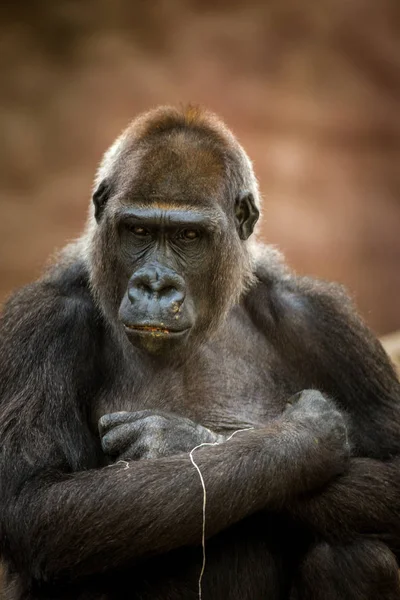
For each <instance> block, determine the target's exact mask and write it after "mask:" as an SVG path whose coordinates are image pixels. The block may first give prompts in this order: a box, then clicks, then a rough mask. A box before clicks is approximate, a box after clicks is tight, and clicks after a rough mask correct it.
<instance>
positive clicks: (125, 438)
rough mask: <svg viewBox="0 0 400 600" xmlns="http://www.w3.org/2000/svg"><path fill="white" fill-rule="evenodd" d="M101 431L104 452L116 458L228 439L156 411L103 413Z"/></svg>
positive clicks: (134, 457) (156, 454)
mask: <svg viewBox="0 0 400 600" xmlns="http://www.w3.org/2000/svg"><path fill="white" fill-rule="evenodd" d="M99 433H100V438H101V445H102V448H103V452H104V453H105V454H106V455H108V456H109V457H111V458H112V459H113V460H139V459H142V458H161V457H164V456H171V455H173V454H179V453H180V452H190V450H192V449H193V448H194V447H195V446H197V445H198V444H202V443H204V442H211V443H212V442H221V441H223V440H224V437H223V436H221V435H218V434H216V433H213V432H212V431H210V430H209V429H206V428H205V427H203V426H202V425H198V424H196V423H194V422H193V421H191V420H190V419H185V418H184V417H179V416H177V415H174V414H172V413H168V412H162V411H152V410H142V411H138V412H116V413H110V414H106V415H103V416H102V417H101V419H100V420H99Z"/></svg>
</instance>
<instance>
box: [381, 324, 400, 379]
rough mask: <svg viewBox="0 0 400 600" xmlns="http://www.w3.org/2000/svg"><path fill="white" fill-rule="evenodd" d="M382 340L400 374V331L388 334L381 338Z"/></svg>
mask: <svg viewBox="0 0 400 600" xmlns="http://www.w3.org/2000/svg"><path fill="white" fill-rule="evenodd" d="M381 342H382V344H383V347H384V348H385V350H386V352H387V353H388V354H389V356H390V358H391V359H392V360H393V361H394V364H395V365H396V367H397V371H398V372H399V374H400V331H397V332H395V333H392V334H390V335H386V336H385V337H383V338H382V339H381Z"/></svg>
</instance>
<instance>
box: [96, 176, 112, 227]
mask: <svg viewBox="0 0 400 600" xmlns="http://www.w3.org/2000/svg"><path fill="white" fill-rule="evenodd" d="M110 194H111V185H110V182H109V181H108V180H107V179H103V181H102V182H101V183H100V185H99V186H98V188H97V190H96V191H95V192H94V194H93V198H92V200H93V204H94V216H95V218H96V221H97V222H99V221H100V219H101V216H102V214H103V211H104V208H105V206H106V204H107V200H108V199H109V197H110Z"/></svg>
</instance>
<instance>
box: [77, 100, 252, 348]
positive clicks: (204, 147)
mask: <svg viewBox="0 0 400 600" xmlns="http://www.w3.org/2000/svg"><path fill="white" fill-rule="evenodd" d="M243 197H245V198H246V202H244V203H243V207H242V205H241V204H240V203H241V202H242V201H241V198H243ZM248 199H250V200H249V202H250V205H249V204H248ZM94 204H95V209H94V210H93V211H92V213H91V216H90V225H89V228H88V231H87V238H86V239H87V242H88V243H89V254H90V263H91V264H90V272H91V278H92V286H93V289H94V291H95V294H96V296H97V298H98V301H99V303H100V306H101V307H102V309H103V311H104V312H105V313H106V315H107V316H108V317H109V318H111V319H112V320H113V321H114V322H117V321H118V309H119V306H120V303H121V299H122V296H123V294H124V293H125V289H126V285H127V283H128V281H129V278H130V277H131V276H132V275H133V274H134V272H135V270H136V269H138V268H140V267H142V266H143V264H144V262H145V259H144V258H143V257H142V258H141V257H140V256H139V255H138V256H136V258H135V256H133V254H132V260H131V262H130V263H129V260H130V259H128V258H127V257H126V256H125V258H124V261H125V262H124V261H123V260H121V247H120V235H121V234H120V231H119V229H118V226H117V224H116V218H117V215H118V214H119V211H120V210H121V207H131V206H134V207H136V208H142V209H146V207H147V208H148V207H151V210H157V211H160V214H161V215H162V219H164V220H165V219H166V220H168V215H169V214H171V211H179V210H181V209H185V210H186V211H188V210H190V209H193V211H200V212H201V214H204V215H207V217H208V218H209V220H210V222H211V224H213V225H214V228H215V232H216V233H215V235H214V236H213V237H212V240H210V243H209V247H208V248H207V253H206V255H204V257H203V261H202V262H201V263H200V262H199V265H200V266H198V267H196V268H197V270H198V276H195V274H194V272H193V268H192V264H193V262H196V260H197V259H194V258H193V259H192V261H191V262H190V261H186V262H185V259H184V258H183V257H182V260H181V263H179V264H180V266H178V267H177V270H178V272H179V274H180V275H182V276H183V277H184V278H185V279H186V281H187V285H188V292H190V294H191V295H192V296H193V297H194V299H195V300H194V304H195V310H196V311H197V317H196V322H195V325H194V327H193V335H192V336H191V339H193V338H194V337H196V338H197V339H204V337H206V336H207V335H208V334H209V333H210V332H212V331H214V330H215V329H216V328H217V327H218V324H219V323H220V322H221V321H222V320H223V318H224V316H225V314H226V313H227V311H228V310H229V309H230V308H231V307H232V305H233V304H234V303H235V302H237V300H238V298H239V297H240V295H241V293H242V292H243V290H244V288H245V287H246V286H247V285H249V283H250V282H251V280H252V273H253V265H252V260H251V254H250V251H249V243H248V240H247V238H248V237H249V235H250V234H251V232H252V229H253V226H254V224H255V221H256V218H257V217H254V218H251V217H248V215H247V212H248V209H249V206H250V208H251V210H252V211H253V213H254V214H256V213H257V214H258V207H259V204H260V200H259V193H258V187H257V182H256V179H255V176H254V173H253V169H252V166H251V163H250V160H249V159H248V157H247V155H246V153H245V152H244V150H243V149H242V147H241V146H240V144H239V143H238V142H237V140H236V139H235V137H234V136H233V135H232V133H231V132H230V131H229V130H228V129H227V128H226V126H225V125H224V124H223V123H222V122H221V121H220V120H219V119H218V118H217V117H216V116H215V115H213V114H211V113H208V112H206V111H202V110H200V109H198V108H193V107H189V108H188V109H186V110H183V111H180V110H178V109H175V108H172V107H161V108H157V109H155V110H153V111H150V112H148V113H145V114H143V115H141V116H139V117H138V118H137V119H135V120H134V121H133V122H132V123H131V124H130V125H129V126H128V127H127V129H126V130H125V131H124V132H123V133H122V135H121V136H120V137H119V138H118V139H117V140H116V142H115V143H114V144H113V145H112V146H111V148H110V149H109V150H108V151H107V152H106V153H105V156H104V158H103V161H102V163H101V165H100V167H99V170H98V173H97V177H96V181H95V189H94ZM239 204H240V206H239ZM241 222H243V223H244V224H243V226H240V225H239V224H238V223H241ZM122 252H125V254H126V249H125V250H123V251H122ZM139 254H140V253H139ZM157 260H158V259H157ZM163 261H164V259H163ZM123 263H124V264H123ZM128 263H129V265H130V266H129V268H127V264H128ZM191 263H192V264H191ZM173 264H174V265H175V264H177V263H176V261H175V262H174V261H173ZM184 265H186V266H184Z"/></svg>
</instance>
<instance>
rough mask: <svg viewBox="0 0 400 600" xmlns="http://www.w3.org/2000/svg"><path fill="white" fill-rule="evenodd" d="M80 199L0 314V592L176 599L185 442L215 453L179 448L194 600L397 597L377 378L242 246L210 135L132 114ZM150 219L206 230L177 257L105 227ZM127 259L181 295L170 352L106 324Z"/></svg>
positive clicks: (124, 281)
mask: <svg viewBox="0 0 400 600" xmlns="http://www.w3.org/2000/svg"><path fill="white" fill-rule="evenodd" d="M94 204H95V208H94V209H93V214H92V215H91V218H90V222H89V226H88V228H87V231H86V233H85V234H84V235H83V236H82V238H81V239H80V240H78V242H76V243H75V244H73V245H72V246H70V247H69V248H68V249H67V250H66V251H65V252H64V253H63V254H62V256H60V258H59V260H58V262H57V263H56V264H55V266H53V267H52V268H51V269H50V270H49V271H48V272H47V273H46V275H45V276H44V277H43V278H42V279H41V280H39V281H38V282H36V283H34V284H32V285H30V286H27V287H25V288H24V289H22V290H21V291H19V292H18V293H17V294H16V295H15V296H14V297H13V298H12V299H11V300H10V301H9V302H8V304H7V306H6V308H5V310H4V314H3V316H2V319H1V338H0V399H1V400H0V401H1V404H0V434H1V449H0V452H1V463H0V466H1V471H0V492H1V519H0V527H1V530H0V532H1V544H2V546H1V547H2V556H3V558H4V560H5V562H6V564H7V566H8V570H9V584H8V592H6V598H7V599H10V600H11V599H13V600H15V599H30V600H33V599H45V598H48V599H50V598H52V599H65V600H66V599H72V598H73V599H78V600H79V599H85V600H89V599H98V600H99V599H100V598H104V599H105V598H108V599H120V598H121V599H122V598H125V597H126V589H127V588H128V589H129V590H130V591H131V597H132V598H137V599H140V600H161V599H164V598H165V599H166V598H168V599H171V600H173V599H174V600H175V599H176V600H190V599H193V600H194V599H196V598H197V582H198V576H199V571H200V566H201V548H200V541H201V525H202V518H201V511H202V489H201V486H200V482H199V477H198V474H197V472H196V471H195V469H194V468H193V465H192V464H191V462H190V460H189V456H188V452H189V451H190V450H191V449H192V448H193V447H194V446H195V445H196V444H197V443H201V442H202V441H219V442H221V443H220V445H218V446H214V447H204V448H202V449H201V450H197V453H196V462H197V463H198V464H199V466H200V468H201V470H202V473H203V474H204V479H205V483H206V488H207V519H206V532H207V567H206V572H205V577H204V581H203V598H204V600H207V599H215V600H216V599H219V598H229V599H231V600H234V599H237V600H239V599H240V600H246V599H248V600H257V599H260V600H261V599H265V598H268V599H270V600H278V599H281V598H289V597H290V598H292V599H293V600H294V599H296V600H297V599H299V600H303V599H308V600H346V599H349V600H351V599H360V600H377V599H378V598H379V599H387V600H395V599H398V598H400V588H399V580H398V577H397V562H396V556H398V555H399V553H400V470H399V466H400V459H399V452H400V403H399V400H400V384H399V381H398V379H397V377H396V375H395V373H394V370H393V368H392V365H391V364H390V362H389V360H388V358H387V357H386V355H385V353H384V351H383V349H382V347H381V346H380V344H379V342H378V341H377V340H376V339H375V338H374V336H373V335H372V334H371V333H370V331H369V330H368V329H367V327H366V326H365V325H364V324H363V323H362V322H361V320H360V319H359V318H358V317H357V315H356V314H355V312H354V309H353V307H352V306H351V303H350V302H349V300H348V299H347V297H346V295H345V294H344V293H343V291H342V290H341V289H340V288H338V287H336V286H333V285H330V284H325V283H321V282H317V281H315V280H312V279H307V278H300V277H297V276H296V275H294V274H293V273H291V272H290V271H289V270H288V269H287V268H286V267H285V266H284V264H283V263H282V261H281V258H280V256H279V255H278V254H277V253H276V252H275V251H273V250H272V249H270V248H261V247H257V246H256V245H253V244H252V242H251V238H250V240H248V239H247V238H248V236H249V235H250V233H251V231H252V228H253V226H254V222H255V220H256V218H257V213H258V209H257V208H256V207H257V206H258V205H259V198H258V190H257V185H256V181H255V179H254V176H253V173H252V169H251V165H250V163H249V161H248V159H247V157H246V155H245V154H244V152H243V150H242V149H241V147H240V146H239V145H238V143H237V142H236V141H235V139H234V138H233V136H232V134H230V132H229V131H228V130H227V129H226V128H225V127H224V126H223V125H221V123H220V122H219V121H217V119H216V118H215V117H214V116H212V115H207V114H205V113H201V112H198V111H195V110H193V109H191V110H189V111H187V112H186V113H180V112H179V111H175V110H173V109H159V110H157V111H154V112H152V113H150V114H147V115H145V116H143V117H140V118H139V119H138V120H137V121H136V122H134V123H133V124H132V125H131V126H130V127H129V128H128V130H127V132H126V133H125V134H124V136H123V137H122V139H121V140H120V142H119V144H117V146H116V147H114V148H113V149H112V150H111V151H110V152H109V153H108V154H107V155H106V157H105V160H104V163H103V165H102V166H101V168H100V171H99V175H98V178H97V181H96V186H95V193H94ZM170 205H171V206H173V207H175V208H176V206H182V207H186V208H190V207H192V209H193V211H195V210H196V211H200V212H199V214H200V215H203V216H204V218H207V219H208V222H209V226H210V228H211V230H212V233H210V235H209V237H207V238H206V240H205V241H204V242H203V241H201V242H199V245H198V246H197V250H196V253H194V252H193V251H190V250H186V251H185V252H184V251H183V250H182V251H179V257H178V258H177V257H176V256H175V255H172V254H171V253H168V252H167V250H165V249H164V250H162V249H160V248H161V245H160V247H159V248H158V250H157V251H156V250H154V249H153V250H151V251H150V250H146V251H144V250H140V251H139V250H138V246H137V241H136V242H134V241H132V239H131V238H130V237H129V235H128V237H126V235H127V234H126V231H125V230H123V229H121V228H120V226H119V225H117V217H118V214H119V213H118V211H119V210H120V209H121V207H130V206H135V207H139V208H143V209H144V210H147V208H146V207H149V206H150V208H151V210H153V208H152V207H153V206H158V207H159V210H160V211H161V214H162V219H164V216H166V217H168V214H169V206H170ZM118 218H119V217H118ZM163 222H164V221H163ZM124 231H125V233H124ZM121 232H122V233H121ZM124 236H125V237H124ZM134 244H136V246H134ZM135 248H136V249H135ZM163 248H164V246H163ZM191 252H192V253H191ZM150 254H151V257H150ZM168 257H169V258H168ZM149 261H151V265H153V264H155V265H156V267H155V268H158V266H157V265H159V263H160V261H161V263H162V265H163V266H168V268H170V269H173V272H174V273H175V272H176V273H177V274H178V275H179V276H180V277H181V276H182V277H183V278H184V281H185V294H186V296H185V300H184V302H183V304H182V307H183V312H184V311H185V310H186V309H185V307H186V306H190V307H191V308H190V311H189V309H187V310H188V311H189V312H188V314H187V318H188V319H189V320H190V319H191V323H192V327H191V329H190V333H189V334H188V335H187V336H186V337H185V338H183V340H182V342H179V343H178V342H177V343H176V344H175V345H173V344H172V342H171V341H170V339H169V338H168V336H164V337H162V336H161V337H160V338H156V337H155V336H153V337H151V336H147V337H146V338H143V340H141V339H139V338H134V339H133V340H131V341H132V342H133V343H130V342H129V341H128V337H127V335H126V333H125V331H124V329H123V327H122V324H121V318H122V317H121V315H122V316H123V318H131V316H132V314H133V313H132V312H129V311H134V310H135V307H134V305H131V304H130V303H129V302H128V301H127V300H126V298H127V296H126V294H127V291H126V290H127V289H128V291H129V287H130V286H131V285H132V275H133V274H135V273H137V272H138V270H139V269H142V270H143V269H144V272H145V273H146V272H147V271H146V269H147V270H148V269H149V268H150V267H149V264H150V263H149ZM161 263H160V264H161ZM151 268H153V267H151ZM138 289H139V290H140V289H141V288H138ZM138 293H139V292H138ZM146 294H147V292H146ZM123 298H124V299H125V300H122V299H123ZM121 300H122V302H124V301H125V305H124V306H125V308H124V309H123V310H122V309H121V306H122V304H121ZM140 301H141V302H142V304H143V306H145V307H146V310H147V311H148V313H149V314H150V313H152V311H153V310H154V313H155V312H156V311H157V310H158V311H161V310H164V308H163V307H162V306H161V304H160V305H159V304H157V302H158V300H157V301H156V300H153V299H152V300H149V299H148V295H144V296H143V298H141V299H140ZM160 302H161V301H160ZM121 311H122V312H121ZM124 311H125V312H124ZM143 311H145V309H143ZM189 313H190V314H189ZM143 314H144V315H145V317H146V318H147V316H149V315H148V314H147V313H146V314H145V312H143ZM165 314H167V316H168V314H169V313H168V305H167V308H166V309H165ZM146 315H147V316H146ZM150 316H151V314H150ZM136 317H137V315H136ZM145 317H143V318H145ZM178 321H179V319H178ZM302 390H309V391H305V392H302ZM313 390H314V391H313ZM316 390H320V392H322V394H323V395H322V394H321V393H319V392H318V391H316ZM329 397H331V398H332V399H333V400H334V402H335V404H333V402H332V400H330V399H329ZM289 399H291V402H290V403H289V404H288V401H289ZM118 411H127V412H126V413H122V414H121V413H118V414H115V413H117V412H118ZM137 411H140V412H137ZM142 411H144V412H142ZM99 419H100V430H99V429H98V422H99ZM345 423H346V426H345ZM245 427H254V430H250V431H246V432H243V433H240V434H237V435H236V436H235V437H234V438H232V439H231V440H230V441H227V442H225V441H224V440H225V439H226V437H227V435H228V434H229V433H230V432H232V431H233V430H236V429H239V428H245ZM346 429H347V434H348V436H349V441H350V447H351V456H350V458H349V457H348V453H349V446H348V443H347V439H346ZM99 431H100V434H99ZM122 459H123V460H126V461H128V462H127V463H122V462H118V461H119V460H122ZM132 459H135V460H132Z"/></svg>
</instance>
